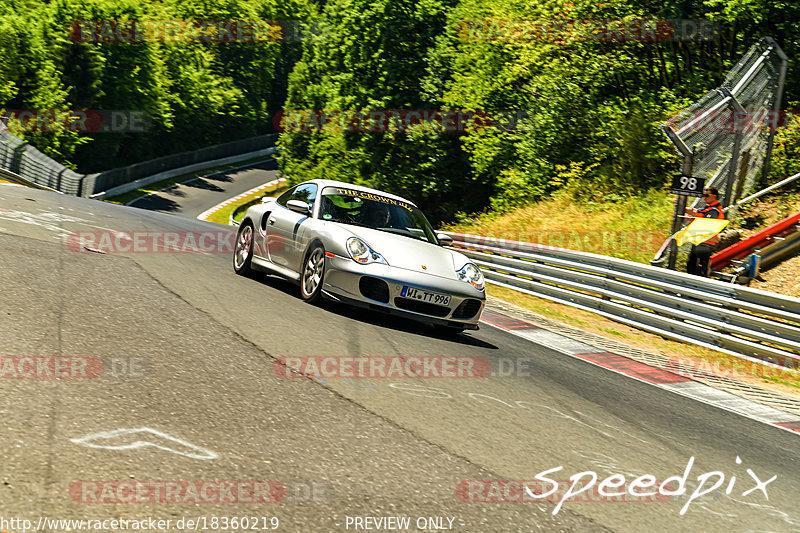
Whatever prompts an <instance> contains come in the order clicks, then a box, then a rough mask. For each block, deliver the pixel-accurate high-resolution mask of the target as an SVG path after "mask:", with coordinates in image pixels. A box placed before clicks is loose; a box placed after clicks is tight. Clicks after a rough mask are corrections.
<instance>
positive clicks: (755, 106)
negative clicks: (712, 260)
mask: <svg viewBox="0 0 800 533" xmlns="http://www.w3.org/2000/svg"><path fill="white" fill-rule="evenodd" d="M786 62H787V61H786V54H784V53H783V51H782V50H781V49H780V47H779V46H778V44H777V43H776V42H775V41H774V40H773V39H772V38H771V37H764V38H762V39H761V40H760V41H759V42H758V43H756V44H755V45H753V46H752V47H751V48H750V50H749V51H748V52H747V53H746V54H745V55H744V57H742V59H741V60H739V62H738V63H737V64H736V66H735V67H733V69H731V71H730V72H729V73H728V75H727V76H726V77H725V81H724V82H723V83H722V85H721V86H720V87H719V88H717V89H714V90H712V91H709V92H708V93H706V94H705V95H704V96H703V97H702V98H700V99H699V100H698V101H697V102H695V104H694V105H692V106H691V107H690V108H689V109H687V110H685V111H683V112H682V113H680V114H679V115H677V116H676V117H673V118H672V119H671V120H669V121H668V122H667V123H666V124H664V125H662V126H661V128H662V130H663V131H664V132H665V133H666V134H667V137H668V138H669V139H670V141H671V142H672V143H673V144H674V145H675V148H676V149H677V150H678V152H679V153H680V154H681V155H682V156H683V157H684V159H685V161H684V168H683V173H684V174H687V175H691V176H695V177H699V178H703V179H705V184H706V187H711V186H713V187H716V188H717V189H719V191H720V198H719V200H720V202H722V204H723V206H726V207H727V206H729V205H732V204H733V203H735V201H736V199H737V198H738V197H740V196H741V194H742V193H743V192H745V191H747V190H748V189H751V188H752V187H753V185H754V184H755V182H756V179H757V178H758V176H759V173H762V174H763V175H764V176H766V175H767V174H768V173H769V158H770V156H771V151H772V150H771V148H772V138H773V136H774V134H775V129H776V128H777V126H778V124H779V121H780V101H781V98H782V93H783V82H784V78H785V76H786Z"/></svg>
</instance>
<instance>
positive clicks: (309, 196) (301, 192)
mask: <svg viewBox="0 0 800 533" xmlns="http://www.w3.org/2000/svg"><path fill="white" fill-rule="evenodd" d="M317 189H318V187H317V184H316V183H307V184H306V185H300V186H298V187H297V189H295V191H294V192H293V193H292V197H291V198H289V200H300V201H302V202H305V203H307V204H308V205H310V206H311V211H312V212H313V211H314V201H315V200H316V199H317ZM282 205H284V206H285V205H286V204H282Z"/></svg>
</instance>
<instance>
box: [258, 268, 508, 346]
mask: <svg viewBox="0 0 800 533" xmlns="http://www.w3.org/2000/svg"><path fill="white" fill-rule="evenodd" d="M253 279H256V280H258V281H259V282H261V283H263V284H264V285H268V286H269V287H271V288H273V289H277V290H279V291H281V292H283V293H286V294H287V295H289V296H291V297H293V298H297V299H298V300H299V299H300V297H299V296H298V293H299V289H298V288H297V285H296V284H294V283H292V282H291V281H288V280H286V279H284V278H281V277H279V276H271V275H269V274H264V275H261V274H256V275H255V276H253ZM309 305H311V304H309ZM315 305H316V307H318V308H320V309H323V310H325V311H327V312H330V313H334V314H337V315H339V316H343V317H347V318H350V319H352V320H357V321H358V322H364V323H367V324H372V325H374V326H379V327H384V328H389V329H394V330H398V331H403V332H405V333H411V334H413V335H419V336H422V337H433V338H436V339H440V340H443V341H447V342H453V343H457V344H464V345H468V346H476V347H478V348H487V349H490V350H497V349H498V348H497V346H495V345H494V344H491V343H488V342H485V341H483V340H481V339H477V338H475V337H474V336H472V335H470V332H469V331H466V332H463V333H451V332H447V331H442V329H440V328H436V327H433V326H430V325H428V324H423V323H421V322H417V321H415V320H411V319H410V318H406V317H403V316H398V315H392V314H389V313H384V312H375V311H373V310H371V309H364V308H361V307H355V306H352V305H347V304H343V303H340V302H335V301H332V300H326V299H323V300H322V301H321V302H320V303H318V304H315Z"/></svg>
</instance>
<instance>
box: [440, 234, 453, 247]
mask: <svg viewBox="0 0 800 533" xmlns="http://www.w3.org/2000/svg"><path fill="white" fill-rule="evenodd" d="M436 238H437V239H439V244H440V245H442V246H452V245H453V238H452V237H451V236H450V235H448V234H447V233H437V234H436Z"/></svg>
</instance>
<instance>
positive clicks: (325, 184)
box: [298, 179, 417, 207]
mask: <svg viewBox="0 0 800 533" xmlns="http://www.w3.org/2000/svg"><path fill="white" fill-rule="evenodd" d="M304 183H316V184H317V185H319V186H320V189H322V188H323V187H341V188H343V189H353V190H355V191H362V192H368V193H372V194H377V195H380V196H385V197H386V198H392V199H393V200H400V201H401V202H405V203H407V204H411V205H413V206H414V207H416V206H417V204H415V203H414V202H412V201H411V200H408V199H406V198H403V197H402V196H397V195H396V194H390V193H388V192H386V191H381V190H378V189H370V188H369V187H362V186H361V185H355V184H353V183H346V182H344V181H336V180H323V179H316V180H309V181H304V182H303V183H298V185H303V184H304Z"/></svg>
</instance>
